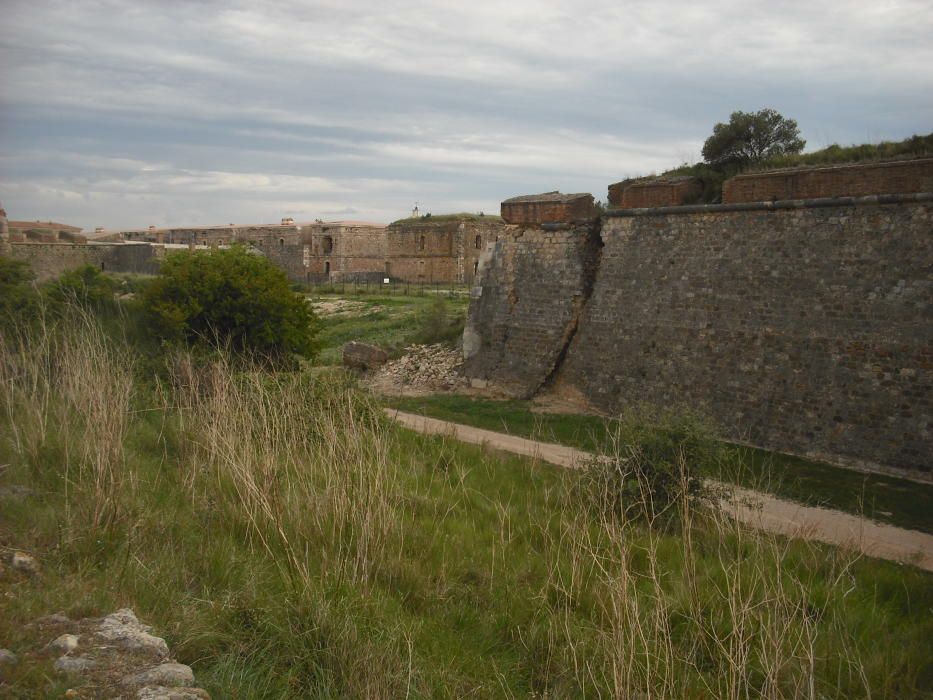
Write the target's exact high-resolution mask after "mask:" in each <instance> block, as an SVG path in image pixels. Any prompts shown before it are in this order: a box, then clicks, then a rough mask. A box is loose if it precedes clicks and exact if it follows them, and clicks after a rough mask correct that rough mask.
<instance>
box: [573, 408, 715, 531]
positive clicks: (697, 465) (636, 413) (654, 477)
mask: <svg viewBox="0 0 933 700" xmlns="http://www.w3.org/2000/svg"><path fill="white" fill-rule="evenodd" d="M609 437H610V447H609V449H608V450H606V454H603V455H601V456H599V457H597V458H596V459H594V460H593V461H592V462H591V463H590V464H589V465H588V466H587V468H586V470H585V472H584V474H583V477H582V479H581V480H580V488H581V489H582V496H583V500H584V502H585V503H586V504H587V505H588V506H590V507H592V508H594V509H595V510H596V511H597V512H598V514H599V515H600V516H601V517H610V518H621V519H623V520H645V521H647V522H649V523H650V522H654V521H655V520H656V519H657V518H659V517H662V516H665V517H671V516H676V515H677V514H678V511H679V510H680V506H681V505H682V504H683V500H684V499H688V500H689V501H690V502H692V504H693V505H698V504H700V503H701V502H703V501H707V500H709V498H710V497H711V495H712V494H711V493H710V491H709V489H708V488H707V487H706V486H705V485H704V481H703V476H704V475H708V474H710V473H712V472H713V471H714V466H715V464H716V462H717V461H718V460H720V459H722V457H723V456H724V451H725V450H726V449H727V448H725V447H723V445H722V443H721V442H719V441H718V440H717V439H716V435H715V432H714V430H713V429H712V427H711V426H710V425H709V424H708V423H707V422H706V421H705V420H703V419H702V417H700V416H698V415H696V414H694V413H691V412H689V411H686V410H675V409H665V410H659V409H654V408H652V407H648V406H641V407H637V408H632V409H629V410H627V411H626V412H625V413H623V414H622V415H621V416H620V417H619V419H618V421H617V422H616V423H615V424H614V426H613V429H612V431H611V433H610V436H609Z"/></svg>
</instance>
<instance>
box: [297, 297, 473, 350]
mask: <svg viewBox="0 0 933 700" xmlns="http://www.w3.org/2000/svg"><path fill="white" fill-rule="evenodd" d="M458 292H459V290H458ZM312 299H313V301H314V302H316V303H318V304H320V303H328V302H330V303H333V302H338V303H339V302H343V301H348V302H352V306H350V307H348V308H346V309H343V310H338V311H337V312H336V313H331V314H327V315H324V322H323V324H322V328H321V332H320V334H319V336H318V338H319V340H320V341H321V346H322V349H321V354H320V356H319V358H318V363H319V364H324V365H338V364H340V362H341V352H340V351H341V348H342V347H343V345H344V344H345V343H348V342H350V341H351V340H362V341H363V342H366V343H372V344H373V345H378V346H380V347H382V348H384V349H385V350H387V351H388V352H389V353H390V354H393V355H394V354H398V353H399V352H400V351H401V350H403V349H404V348H405V347H407V346H409V345H412V344H414V343H425V344H430V343H438V342H448V343H455V342H456V341H457V340H458V339H459V337H460V336H461V335H462V334H463V322H464V319H465V318H466V310H467V307H468V306H469V297H468V296H467V295H466V294H463V293H455V294H449V293H446V292H441V293H437V294H435V293H433V292H432V293H426V294H423V295H420V294H410V295H394V296H387V295H369V294H351V295H335V294H314V295H312Z"/></svg>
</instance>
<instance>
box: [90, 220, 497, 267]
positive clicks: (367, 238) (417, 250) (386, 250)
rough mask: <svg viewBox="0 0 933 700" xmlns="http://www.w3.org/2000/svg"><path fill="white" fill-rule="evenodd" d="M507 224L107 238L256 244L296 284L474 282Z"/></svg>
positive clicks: (414, 223) (223, 230) (322, 225)
mask: <svg viewBox="0 0 933 700" xmlns="http://www.w3.org/2000/svg"><path fill="white" fill-rule="evenodd" d="M502 228H503V224H502V223H501V222H500V221H499V220H498V218H497V217H489V218H488V219H486V220H484V219H482V218H476V217H466V216H465V217H456V216H452V217H436V218H435V219H434V220H432V219H430V218H426V219H415V220H403V221H399V222H396V223H394V224H390V225H389V226H383V225H381V224H370V223H363V222H345V221H332V222H323V221H317V222H313V223H297V224H296V223H294V222H292V221H290V220H283V222H282V223H281V224H269V225H257V226H234V225H230V226H211V227H201V228H197V227H195V228H171V229H157V228H154V227H150V228H149V229H139V230H132V231H116V232H110V233H108V232H103V237H105V238H107V239H109V240H124V241H145V242H149V243H153V244H157V245H169V246H174V245H189V246H190V245H197V246H208V247H210V246H224V245H230V244H232V243H245V244H248V245H250V246H253V247H255V248H256V249H257V250H259V251H260V252H262V253H263V254H264V255H266V256H267V257H268V258H269V259H270V260H272V261H273V262H274V263H275V264H276V265H278V266H279V267H281V268H282V269H284V270H285V271H286V273H287V274H288V276H289V278H290V279H291V280H292V281H293V282H304V283H321V282H341V281H360V282H362V281H369V282H381V281H382V280H383V279H385V278H390V279H392V280H394V281H398V280H400V281H403V282H423V283H444V284H463V283H470V282H471V281H472V279H473V274H474V272H475V269H476V263H477V260H478V258H479V254H480V253H481V252H482V249H483V247H484V246H485V245H486V243H487V242H488V241H490V240H495V238H496V237H497V236H498V233H499V231H501V230H502Z"/></svg>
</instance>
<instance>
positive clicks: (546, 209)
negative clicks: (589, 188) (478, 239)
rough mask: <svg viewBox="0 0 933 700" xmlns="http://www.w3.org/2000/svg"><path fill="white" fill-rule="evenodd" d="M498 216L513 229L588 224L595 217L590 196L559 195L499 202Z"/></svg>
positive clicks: (547, 193)
mask: <svg viewBox="0 0 933 700" xmlns="http://www.w3.org/2000/svg"><path fill="white" fill-rule="evenodd" d="M501 213H502V218H503V219H505V221H506V223H508V224H513V225H517V226H540V225H542V224H552V223H571V222H578V221H589V220H592V219H594V218H595V217H596V216H597V211H596V204H595V202H594V201H593V195H591V194H588V193H579V194H561V193H560V192H545V193H544V194H536V195H524V196H521V197H512V198H511V199H507V200H505V201H504V202H502V205H501Z"/></svg>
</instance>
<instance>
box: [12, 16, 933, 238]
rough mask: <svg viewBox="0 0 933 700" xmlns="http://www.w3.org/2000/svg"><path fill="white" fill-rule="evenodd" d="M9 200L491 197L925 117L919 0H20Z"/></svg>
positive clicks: (247, 216)
mask: <svg viewBox="0 0 933 700" xmlns="http://www.w3.org/2000/svg"><path fill="white" fill-rule="evenodd" d="M3 16H4V31H3V33H2V34H0V202H2V203H3V206H4V207H5V209H6V211H7V213H8V215H9V217H10V218H11V219H17V220H33V219H43V220H48V219H52V220H55V221H60V222H64V223H67V224H74V225H78V226H82V227H84V228H85V229H86V230H91V231H93V229H94V228H95V227H98V226H102V227H104V228H107V229H113V228H128V227H146V226H149V225H154V226H158V227H166V226H181V225H222V224H225V223H229V222H236V223H241V222H243V223H274V222H278V221H279V220H280V219H281V218H283V217H293V218H294V219H296V220H302V221H309V220H314V219H318V218H321V219H328V220H336V219H349V220H365V221H374V222H383V223H388V222H389V221H392V220H394V219H399V218H403V217H405V216H408V215H409V214H410V212H411V210H412V208H413V206H414V205H415V202H418V206H419V208H420V210H421V211H422V212H433V213H447V212H455V211H469V212H479V211H484V212H486V213H497V212H498V207H499V202H500V201H502V200H503V199H506V198H508V197H512V196H515V195H520V194H528V193H532V192H541V191H546V190H552V189H560V190H563V191H565V192H578V191H589V192H592V193H593V194H594V196H596V197H597V198H598V199H602V200H604V199H605V197H606V186H607V185H608V184H609V183H611V182H614V181H616V180H620V179H622V178H625V177H631V176H637V175H647V174H651V173H653V172H660V171H663V170H665V169H668V168H671V167H675V166H676V165H678V164H680V163H683V162H695V161H697V160H700V149H701V147H702V144H703V141H704V139H705V138H706V137H707V136H709V134H710V133H711V131H712V127H713V124H714V123H716V122H718V121H726V120H728V117H729V114H730V113H731V112H732V111H734V110H745V111H751V110H757V109H760V108H762V107H773V108H774V109H777V110H778V111H779V112H781V113H782V114H784V115H785V116H788V117H791V118H793V119H796V120H797V122H798V124H799V126H800V129H801V132H802V134H803V136H804V138H806V139H807V142H808V143H807V150H815V149H818V148H822V147H825V146H827V145H830V144H832V143H840V144H851V143H863V142H873V141H880V140H899V139H902V138H905V137H908V136H910V135H912V134H915V133H929V132H930V131H933V126H931V125H933V42H930V40H929V37H930V36H933V8H931V4H930V3H929V2H926V1H925V2H919V1H918V2H911V1H905V2H884V3H879V2H862V1H858V0H857V1H853V0H847V1H846V2H841V1H836V2H823V3H809V2H808V3H804V2H799V1H797V0H792V1H791V2H784V3H769V2H757V1H753V2H739V1H738V0H714V1H712V2H705V3H687V2H671V1H663V0H662V1H659V2H642V1H638V2H616V3H609V2H596V1H591V0H581V1H579V2H575V3H572V4H571V3H567V2H564V3H561V2H531V1H530V0H515V1H513V2H510V3H507V4H503V3H499V2H493V1H492V0H488V1H487V0H476V1H474V2H471V3H468V4H465V5H462V6H453V5H450V4H447V3H436V4H435V3H432V4H425V3H416V2H411V1H409V0H403V1H402V2H400V3H393V4H392V5H391V7H389V6H384V5H383V4H380V3H376V2H371V1H370V0H364V1H360V2H350V3H347V2H338V1H337V0H315V1H312V2H299V1H298V0H294V1H292V0H287V1H279V2H268V3H247V2H241V1H240V0H232V1H225V2H220V1H219V0H218V1H215V0H205V1H203V2H197V3H189V2H176V1H174V0H170V1H167V2H160V3H146V2H131V1H129V0H95V1H88V2H63V1H61V0H32V1H30V2H26V1H24V0H8V1H7V2H5V3H4V7H3Z"/></svg>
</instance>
